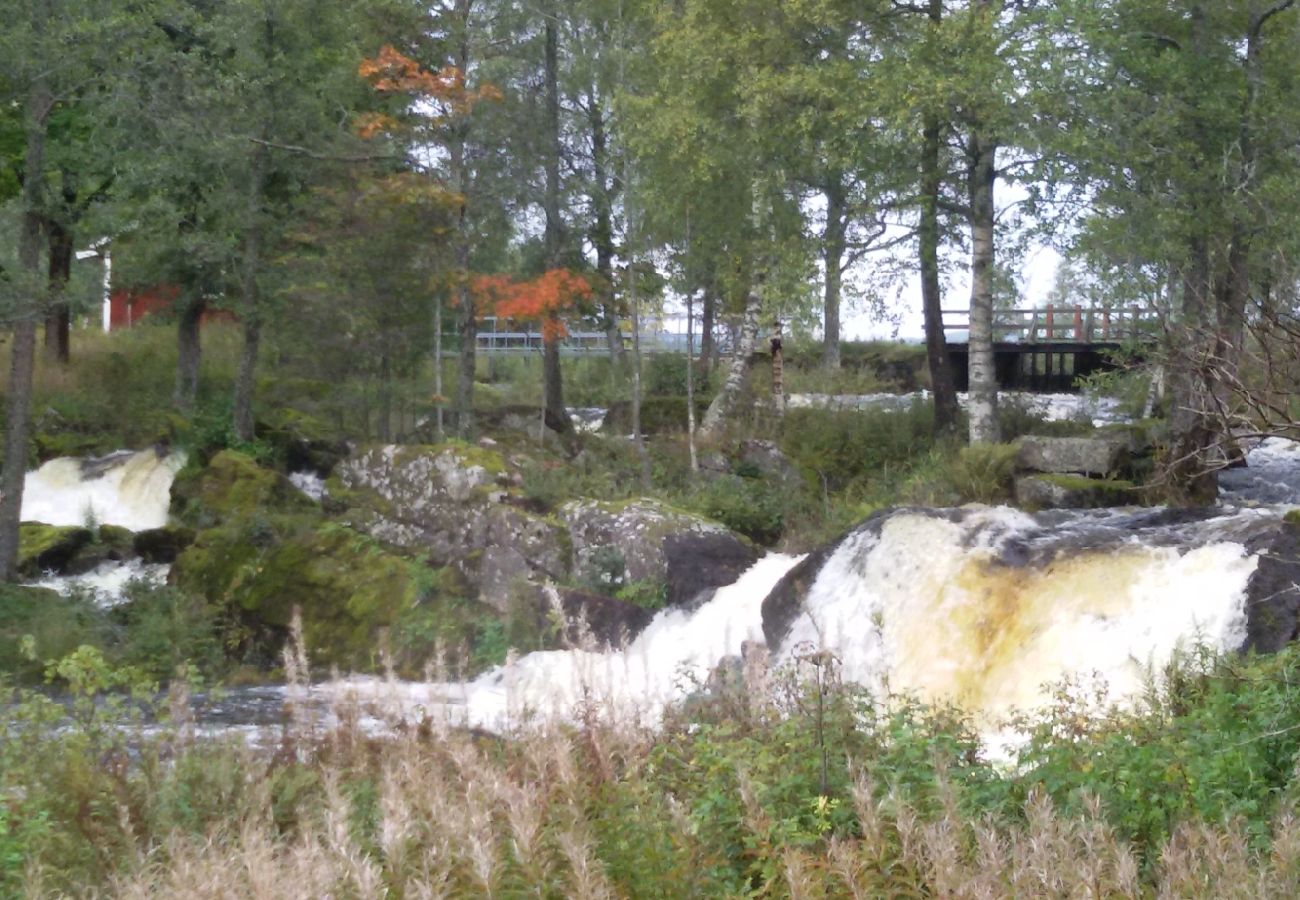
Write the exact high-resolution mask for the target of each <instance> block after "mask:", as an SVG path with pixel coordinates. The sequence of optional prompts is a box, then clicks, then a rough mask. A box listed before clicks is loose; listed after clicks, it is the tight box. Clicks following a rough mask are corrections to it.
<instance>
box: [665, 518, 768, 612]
mask: <svg viewBox="0 0 1300 900" xmlns="http://www.w3.org/2000/svg"><path fill="white" fill-rule="evenodd" d="M663 551H664V560H665V568H666V579H667V582H668V605H669V606H683V605H686V604H689V603H692V602H693V601H695V600H697V599H699V597H700V595H701V594H706V593H707V592H710V591H713V590H716V589H717V588H720V587H724V586H726V585H728V584H733V583H734V582H735V581H736V579H738V578H740V576H741V575H743V574H744V573H745V571H746V570H747V569H749V567H750V566H752V565H753V564H754V563H755V562H757V561H758V551H757V550H756V549H755V548H754V547H753V546H752V545H750V544H747V543H745V542H744V541H742V540H740V539H739V538H737V537H736V536H735V535H733V534H730V533H727V532H724V533H721V534H719V533H717V532H704V533H697V532H686V533H682V534H670V535H668V536H667V537H665V538H664V541H663Z"/></svg>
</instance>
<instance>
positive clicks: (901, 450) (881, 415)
mask: <svg viewBox="0 0 1300 900" xmlns="http://www.w3.org/2000/svg"><path fill="white" fill-rule="evenodd" d="M933 430H934V406H933V405H932V404H929V403H922V402H920V401H917V402H916V403H914V404H912V406H911V407H910V408H908V409H907V410H904V411H902V412H894V411H889V410H865V411H862V412H829V411H826V410H804V409H799V410H791V411H789V412H788V413H787V414H786V418H785V427H784V431H783V437H782V439H781V450H782V452H784V453H785V455H786V456H787V457H788V458H789V459H790V461H791V462H792V463H794V464H795V465H796V466H798V467H799V469H800V470H801V471H802V472H804V473H805V474H806V475H807V476H808V477H809V479H810V481H811V482H812V483H814V484H816V485H818V486H819V487H821V488H823V489H824V490H826V491H828V492H831V493H835V492H839V491H843V490H847V489H849V488H852V487H854V486H855V485H856V486H859V487H860V486H861V482H864V481H867V480H869V479H872V478H875V477H877V476H879V474H880V473H881V471H882V470H883V469H886V468H888V467H890V466H900V465H905V464H907V463H909V462H910V461H912V460H913V459H915V458H916V457H918V456H920V455H922V454H924V453H926V452H927V451H928V450H929V449H930V448H931V447H932V446H933V445H934V437H933Z"/></svg>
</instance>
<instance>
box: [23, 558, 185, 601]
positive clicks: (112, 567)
mask: <svg viewBox="0 0 1300 900" xmlns="http://www.w3.org/2000/svg"><path fill="white" fill-rule="evenodd" d="M170 571H171V566H169V565H166V564H165V563H146V562H144V561H142V560H139V559H133V560H129V561H127V562H105V563H101V564H100V565H99V566H97V567H95V568H94V569H92V570H91V571H89V572H86V573H85V574H83V575H59V576H50V577H48V578H43V579H41V580H40V581H35V582H31V584H32V585H33V586H35V587H42V588H49V589H50V590H54V591H58V592H59V593H61V594H63V595H65V596H66V595H69V594H71V593H73V592H75V591H85V592H88V593H89V594H90V595H91V597H93V598H94V600H95V603H96V604H98V605H99V606H101V607H105V608H107V607H111V606H117V605H118V604H119V603H122V602H123V601H124V600H125V599H126V596H125V595H126V586H127V584H128V583H130V582H131V581H136V580H140V581H147V582H149V583H151V584H165V583H166V582H167V574H168V573H169V572H170Z"/></svg>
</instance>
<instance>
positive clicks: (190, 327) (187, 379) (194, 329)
mask: <svg viewBox="0 0 1300 900" xmlns="http://www.w3.org/2000/svg"><path fill="white" fill-rule="evenodd" d="M206 309H207V300H205V299H204V297H203V293H202V291H201V290H199V289H191V290H189V291H187V292H186V294H185V295H184V296H183V298H182V303H181V308H180V309H179V310H177V315H176V387H175V389H174V390H173V391H172V405H173V406H174V407H176V410H177V411H178V412H180V413H182V414H184V415H189V414H190V413H192V412H194V403H195V401H196V400H197V399H198V395H199V363H200V361H201V360H202V356H203V344H202V336H201V334H200V331H201V326H202V324H203V312H204V310H206Z"/></svg>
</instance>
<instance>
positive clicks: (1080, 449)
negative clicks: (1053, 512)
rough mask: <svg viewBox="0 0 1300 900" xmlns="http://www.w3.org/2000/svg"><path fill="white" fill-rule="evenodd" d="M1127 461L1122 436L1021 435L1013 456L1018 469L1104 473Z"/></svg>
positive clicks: (1088, 473) (1126, 447)
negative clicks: (1017, 448) (1016, 453)
mask: <svg viewBox="0 0 1300 900" xmlns="http://www.w3.org/2000/svg"><path fill="white" fill-rule="evenodd" d="M1127 461H1128V442H1127V440H1126V439H1124V438H1114V437H1108V438H1089V437H1037V436H1034V435H1030V436H1028V437H1025V438H1022V439H1021V442H1020V451H1019V453H1018V455H1017V456H1016V467H1017V468H1018V469H1020V470H1021V471H1029V472H1052V473H1071V472H1073V473H1080V474H1086V475H1107V474H1110V473H1112V472H1115V471H1118V470H1119V469H1120V468H1121V467H1122V466H1123V465H1124V464H1125V463H1127Z"/></svg>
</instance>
